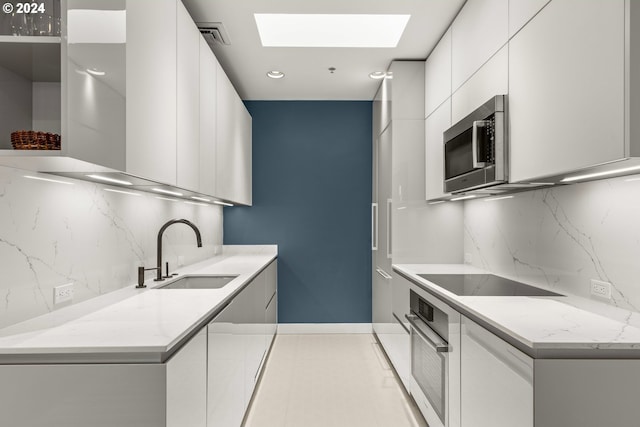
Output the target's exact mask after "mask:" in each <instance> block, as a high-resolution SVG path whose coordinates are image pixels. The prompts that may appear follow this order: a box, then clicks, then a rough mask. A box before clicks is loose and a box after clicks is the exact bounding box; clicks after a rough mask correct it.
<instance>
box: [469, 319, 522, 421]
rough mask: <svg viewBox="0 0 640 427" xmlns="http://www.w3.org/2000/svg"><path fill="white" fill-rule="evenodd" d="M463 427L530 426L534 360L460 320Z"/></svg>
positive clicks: (480, 328) (475, 326) (493, 336)
mask: <svg viewBox="0 0 640 427" xmlns="http://www.w3.org/2000/svg"><path fill="white" fill-rule="evenodd" d="M460 376H461V382H460V383H461V425H462V427H514V426H518V427H533V425H534V424H533V359H531V358H530V357H528V356H527V355H525V354H524V353H522V352H520V351H519V350H517V349H516V348H514V347H512V346H511V345H509V344H507V343H506V342H504V341H502V340H501V339H500V338H498V337H496V336H495V335H493V334H491V333H490V332H488V331H487V330H486V329H484V328H482V327H481V326H479V325H478V324H476V323H475V322H473V321H471V320H469V319H467V318H465V317H464V316H463V317H462V340H461V372H460Z"/></svg>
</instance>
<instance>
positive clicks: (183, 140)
mask: <svg viewBox="0 0 640 427" xmlns="http://www.w3.org/2000/svg"><path fill="white" fill-rule="evenodd" d="M177 18H178V19H177V44H178V48H177V61H178V62H177V78H178V80H177V88H178V92H177V101H178V104H177V107H178V108H177V112H176V113H177V117H176V120H177V134H176V140H177V147H176V162H177V185H178V187H182V188H188V189H193V190H196V191H198V190H199V186H200V173H199V171H200V167H199V166H200V160H199V159H200V136H199V134H200V93H199V92H200V41H201V40H202V37H201V35H200V31H199V30H198V27H196V25H195V24H194V22H193V20H192V19H191V16H190V15H189V12H187V9H186V8H185V7H184V5H183V4H182V2H180V1H179V2H178V16H177Z"/></svg>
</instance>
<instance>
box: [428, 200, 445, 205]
mask: <svg viewBox="0 0 640 427" xmlns="http://www.w3.org/2000/svg"><path fill="white" fill-rule="evenodd" d="M444 202H446V200H436V201H435V202H429V203H427V204H428V205H439V204H440V203H444Z"/></svg>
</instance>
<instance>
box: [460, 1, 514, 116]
mask: <svg viewBox="0 0 640 427" xmlns="http://www.w3.org/2000/svg"><path fill="white" fill-rule="evenodd" d="M508 16H509V0H468V1H467V3H466V4H465V5H464V7H463V8H462V10H461V11H460V13H459V14H458V16H457V17H456V19H455V21H453V24H452V26H451V43H452V47H453V49H452V65H451V66H452V68H451V76H452V77H451V79H452V82H451V83H452V89H453V90H454V91H455V90H456V89H458V88H459V87H460V86H461V85H462V84H463V83H464V82H465V81H466V80H467V79H468V78H469V77H471V75H472V74H473V73H475V72H476V71H477V70H478V69H479V68H480V67H481V66H482V64H484V63H485V62H486V61H487V60H488V59H489V58H491V56H492V55H493V54H494V53H496V52H497V51H498V50H499V49H500V48H501V47H502V46H504V45H505V44H506V43H507V41H508V39H509V31H508V27H509V18H508ZM454 121H455V120H454Z"/></svg>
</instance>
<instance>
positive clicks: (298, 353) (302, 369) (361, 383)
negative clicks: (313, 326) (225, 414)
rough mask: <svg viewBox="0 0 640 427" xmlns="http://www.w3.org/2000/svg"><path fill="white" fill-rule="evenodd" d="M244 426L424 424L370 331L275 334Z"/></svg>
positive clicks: (389, 426)
mask: <svg viewBox="0 0 640 427" xmlns="http://www.w3.org/2000/svg"><path fill="white" fill-rule="evenodd" d="M244 426H245V427H316V426H317V427H360V426H362V427H405V426H406V427H426V426H427V424H426V423H425V421H424V419H422V417H421V416H420V414H419V412H418V409H417V408H416V407H415V405H414V404H413V402H412V401H411V400H410V398H408V397H407V396H406V394H405V393H404V390H403V388H402V385H401V384H400V382H399V379H397V377H396V376H395V374H394V372H393V370H392V368H391V367H390V366H389V362H388V361H387V360H386V358H385V356H384V355H383V353H382V350H381V349H380V348H379V344H378V343H377V342H376V340H375V338H374V336H373V335H370V334H335V335H320V334H313V335H277V336H276V340H275V342H274V344H273V348H272V350H271V356H270V358H269V360H268V362H267V364H266V366H265V370H264V373H263V376H262V380H261V381H260V384H259V385H258V388H257V390H256V393H255V395H254V398H253V402H252V404H251V407H250V408H249V411H248V413H247V417H246V419H245V424H244Z"/></svg>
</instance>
